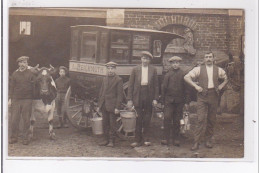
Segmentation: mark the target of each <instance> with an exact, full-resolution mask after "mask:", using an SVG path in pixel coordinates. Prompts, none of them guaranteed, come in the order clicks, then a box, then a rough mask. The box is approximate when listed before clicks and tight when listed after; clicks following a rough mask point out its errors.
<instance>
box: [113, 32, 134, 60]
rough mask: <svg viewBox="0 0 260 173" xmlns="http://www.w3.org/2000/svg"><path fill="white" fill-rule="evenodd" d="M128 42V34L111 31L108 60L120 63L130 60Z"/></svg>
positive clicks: (129, 36) (129, 39) (129, 40)
mask: <svg viewBox="0 0 260 173" xmlns="http://www.w3.org/2000/svg"><path fill="white" fill-rule="evenodd" d="M130 42H131V35H130V34H127V33H120V32H112V33H111V49H110V61H115V62H117V63H120V64H128V63H129V62H130Z"/></svg>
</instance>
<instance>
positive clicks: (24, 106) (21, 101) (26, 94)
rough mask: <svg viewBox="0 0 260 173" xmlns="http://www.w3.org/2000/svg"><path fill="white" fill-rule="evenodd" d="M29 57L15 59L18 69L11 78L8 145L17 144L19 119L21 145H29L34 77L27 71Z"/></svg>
mask: <svg viewBox="0 0 260 173" xmlns="http://www.w3.org/2000/svg"><path fill="white" fill-rule="evenodd" d="M28 60H29V57H27V56H21V57H19V58H18V59H17V62H18V66H19V68H18V69H17V70H16V71H15V72H13V74H12V76H11V83H10V92H9V96H10V98H9V103H11V106H12V112H11V138H10V139H9V144H14V143H17V142H18V133H19V123H20V117H22V119H23V136H22V138H23V144H24V145H28V144H29V142H30V141H29V140H30V139H29V128H30V118H31V112H32V99H33V93H34V82H35V75H34V74H33V73H32V72H31V70H29V69H28Z"/></svg>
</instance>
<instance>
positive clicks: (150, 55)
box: [141, 51, 153, 59]
mask: <svg viewBox="0 0 260 173" xmlns="http://www.w3.org/2000/svg"><path fill="white" fill-rule="evenodd" d="M142 56H148V57H149V58H150V59H153V55H152V54H151V53H150V52H148V51H142V52H141V57H142Z"/></svg>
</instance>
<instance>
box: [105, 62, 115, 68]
mask: <svg viewBox="0 0 260 173" xmlns="http://www.w3.org/2000/svg"><path fill="white" fill-rule="evenodd" d="M106 66H107V67H113V68H116V66H117V63H115V62H112V61H110V62H108V63H106Z"/></svg>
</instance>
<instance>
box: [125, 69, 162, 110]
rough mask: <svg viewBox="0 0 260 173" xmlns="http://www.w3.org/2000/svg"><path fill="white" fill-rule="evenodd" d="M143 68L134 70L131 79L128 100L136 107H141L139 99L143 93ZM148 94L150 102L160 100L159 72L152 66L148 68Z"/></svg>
mask: <svg viewBox="0 0 260 173" xmlns="http://www.w3.org/2000/svg"><path fill="white" fill-rule="evenodd" d="M141 77H142V66H137V67H135V68H133V70H132V73H131V75H130V78H129V84H128V94H127V100H132V101H133V104H134V106H135V107H138V106H139V99H140V98H139V97H140V91H141ZM148 90H149V91H148V93H149V102H150V103H151V104H152V101H153V100H158V98H159V85H158V76H157V70H156V68H155V67H153V66H152V65H149V66H148Z"/></svg>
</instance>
